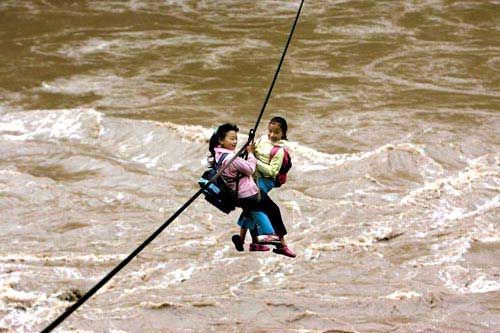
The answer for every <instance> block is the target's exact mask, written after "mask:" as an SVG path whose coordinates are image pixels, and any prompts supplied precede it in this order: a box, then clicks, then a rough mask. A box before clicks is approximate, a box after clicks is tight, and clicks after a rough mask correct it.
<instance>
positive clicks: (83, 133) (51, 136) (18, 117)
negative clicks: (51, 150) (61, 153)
mask: <svg viewBox="0 0 500 333" xmlns="http://www.w3.org/2000/svg"><path fill="white" fill-rule="evenodd" d="M0 122H1V123H3V124H4V126H3V127H2V128H0V138H2V139H4V140H12V141H27V140H48V141H51V140H52V141H53V140H56V141H58V140H60V139H66V140H70V141H72V140H75V141H81V142H88V141H90V140H95V139H98V138H99V135H100V132H101V127H102V114H101V113H100V112H97V111H95V110H94V109H61V110H38V111H26V112H15V113H7V114H5V115H2V116H0Z"/></svg>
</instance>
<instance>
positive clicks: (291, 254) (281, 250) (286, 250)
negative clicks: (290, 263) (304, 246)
mask: <svg viewBox="0 0 500 333" xmlns="http://www.w3.org/2000/svg"><path fill="white" fill-rule="evenodd" d="M273 252H274V253H276V254H282V255H284V256H287V257H290V258H295V257H296V256H297V255H296V254H295V253H294V252H293V251H292V250H290V248H289V247H288V246H286V245H285V246H283V247H279V248H277V249H273Z"/></svg>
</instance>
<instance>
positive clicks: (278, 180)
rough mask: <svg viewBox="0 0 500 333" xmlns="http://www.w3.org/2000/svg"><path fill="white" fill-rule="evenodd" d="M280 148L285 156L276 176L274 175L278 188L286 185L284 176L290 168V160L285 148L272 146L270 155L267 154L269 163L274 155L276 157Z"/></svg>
mask: <svg viewBox="0 0 500 333" xmlns="http://www.w3.org/2000/svg"><path fill="white" fill-rule="evenodd" d="M281 148H283V151H284V153H285V154H284V156H283V163H282V164H281V168H280V171H278V174H277V175H276V185H275V186H276V187H280V186H281V185H283V184H285V183H286V174H287V173H288V171H290V169H291V168H292V158H291V157H290V153H289V152H288V150H287V149H286V148H285V147H280V146H273V148H272V149H271V154H269V161H271V160H272V159H273V157H274V155H276V154H277V153H278V151H279V150H280V149H281Z"/></svg>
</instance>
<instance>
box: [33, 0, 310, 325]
mask: <svg viewBox="0 0 500 333" xmlns="http://www.w3.org/2000/svg"><path fill="white" fill-rule="evenodd" d="M303 4H304V0H301V3H300V6H299V9H298V11H297V15H296V17H295V21H294V22H293V26H292V30H291V31H290V35H289V36H288V40H287V43H286V46H285V49H284V51H283V54H282V56H281V59H280V62H279V64H278V68H277V70H276V73H275V74H274V78H273V81H272V83H271V86H270V88H269V91H268V93H267V96H266V99H265V100H264V105H263V106H262V109H261V111H260V114H259V116H258V118H257V121H256V122H255V127H254V128H253V129H251V130H250V133H249V136H248V140H247V142H246V143H245V144H244V145H243V147H241V148H240V150H239V151H238V153H237V154H235V155H234V156H233V157H232V158H231V159H230V160H229V162H228V163H226V165H225V166H223V167H221V168H220V169H219V170H218V171H217V173H216V174H215V176H213V177H212V179H210V180H209V181H208V182H207V183H206V184H205V185H204V186H203V187H202V188H201V189H200V190H198V191H197V192H196V193H195V194H194V195H193V196H192V197H191V198H190V199H189V200H187V201H186V202H185V203H184V204H183V205H182V206H181V207H180V208H179V209H178V210H177V211H176V212H175V213H174V214H173V215H172V216H171V217H170V218H169V219H168V220H166V221H165V222H164V223H163V224H162V225H161V226H160V227H159V228H158V229H156V231H155V232H154V233H153V234H151V236H149V237H148V238H147V239H146V240H145V241H144V242H142V244H141V245H139V246H138V247H137V248H136V249H135V250H134V251H133V252H132V253H130V254H129V255H128V256H127V257H126V258H125V259H123V260H122V261H121V262H120V263H119V264H118V265H117V266H116V267H115V268H113V269H112V270H111V271H110V272H109V273H108V274H106V276H104V277H103V278H102V279H101V280H100V281H99V282H98V283H97V284H96V285H94V286H93V287H92V288H91V289H90V290H89V291H87V292H86V293H85V295H83V296H82V297H81V298H79V299H78V300H77V301H76V302H75V303H74V304H73V305H71V306H70V307H68V308H66V310H65V311H64V312H63V313H62V314H61V315H60V316H59V317H57V318H56V319H55V320H54V321H53V322H52V323H50V324H49V325H48V326H47V327H45V328H44V329H43V330H42V333H48V332H51V331H52V330H54V329H55V328H56V327H57V326H59V325H60V324H61V323H62V322H63V321H64V320H65V319H66V318H67V317H69V316H70V315H71V314H72V313H73V312H74V311H76V309H78V308H79V307H80V306H81V305H82V304H83V303H85V302H86V301H87V300H88V299H89V298H90V297H92V296H93V295H94V294H95V293H96V292H97V291H98V290H99V289H101V288H102V287H103V286H104V285H105V284H106V283H107V282H108V281H109V280H111V279H112V278H113V277H114V276H115V275H116V274H117V273H118V272H119V271H120V270H122V268H123V267H125V266H126V265H127V264H128V263H129V262H130V261H132V259H134V258H135V257H136V256H137V255H138V254H139V253H140V252H141V251H142V250H144V248H145V247H146V246H148V245H149V243H151V242H152V241H153V240H154V239H155V238H156V237H158V235H159V234H161V233H162V232H163V230H165V228H166V227H168V226H169V225H170V223H172V222H173V221H174V220H175V219H176V218H177V217H178V216H179V215H180V214H181V213H182V212H183V211H184V210H186V208H188V207H189V206H190V205H191V204H192V203H193V202H194V201H195V200H196V199H197V198H198V197H199V196H200V194H202V193H203V191H204V190H205V189H207V188H208V187H209V186H210V185H211V184H213V183H214V182H215V180H216V179H217V178H219V177H220V176H221V175H222V172H223V171H224V170H225V169H226V168H227V167H228V166H229V165H231V164H232V163H233V161H234V160H235V159H236V158H237V157H238V156H239V155H241V154H242V153H243V151H244V150H245V149H246V147H247V146H248V145H249V144H250V142H251V141H252V140H253V138H254V136H255V132H256V131H257V127H258V126H259V123H260V120H261V118H262V115H263V114H264V110H265V108H266V105H267V102H268V101H269V98H270V96H271V92H272V90H273V88H274V84H275V83H276V80H277V79H278V74H279V71H280V69H281V65H282V64H283V61H284V59H285V54H286V51H287V50H288V45H290V41H291V40H292V35H293V32H294V31H295V26H296V25H297V21H298V19H299V16H300V12H301V10H302V5H303Z"/></svg>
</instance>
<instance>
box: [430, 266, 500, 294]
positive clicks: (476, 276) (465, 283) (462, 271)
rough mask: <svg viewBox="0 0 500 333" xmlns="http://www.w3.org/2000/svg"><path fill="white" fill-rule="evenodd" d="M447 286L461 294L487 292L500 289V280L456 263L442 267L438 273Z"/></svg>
mask: <svg viewBox="0 0 500 333" xmlns="http://www.w3.org/2000/svg"><path fill="white" fill-rule="evenodd" d="M438 276H439V278H440V279H441V280H442V281H443V282H444V284H445V286H446V287H447V288H448V289H450V290H453V291H455V292H457V293H460V294H475V293H487V292H495V291H499V290H500V281H499V280H498V279H497V280H492V279H490V278H488V277H487V276H486V274H485V273H483V272H471V271H470V270H468V269H466V268H464V267H462V266H458V265H454V266H449V267H446V268H445V269H442V270H440V271H439V273H438Z"/></svg>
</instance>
